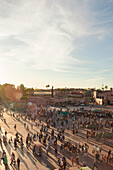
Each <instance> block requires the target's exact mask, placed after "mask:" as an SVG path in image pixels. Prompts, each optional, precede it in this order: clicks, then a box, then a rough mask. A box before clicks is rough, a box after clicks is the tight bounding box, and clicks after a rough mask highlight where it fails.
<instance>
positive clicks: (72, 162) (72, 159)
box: [71, 156, 74, 166]
mask: <svg viewBox="0 0 113 170" xmlns="http://www.w3.org/2000/svg"><path fill="white" fill-rule="evenodd" d="M71 164H72V166H74V157H73V156H72V157H71Z"/></svg>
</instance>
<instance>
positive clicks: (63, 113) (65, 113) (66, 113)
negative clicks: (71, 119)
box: [60, 112, 69, 115]
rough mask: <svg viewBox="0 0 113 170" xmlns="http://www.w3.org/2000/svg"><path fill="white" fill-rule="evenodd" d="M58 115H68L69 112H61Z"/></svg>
mask: <svg viewBox="0 0 113 170" xmlns="http://www.w3.org/2000/svg"><path fill="white" fill-rule="evenodd" d="M60 114H62V115H68V114H69V112H61V113H60Z"/></svg>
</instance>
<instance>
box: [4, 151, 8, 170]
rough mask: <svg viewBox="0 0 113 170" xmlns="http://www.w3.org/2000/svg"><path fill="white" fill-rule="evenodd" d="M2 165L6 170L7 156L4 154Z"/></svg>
mask: <svg viewBox="0 0 113 170" xmlns="http://www.w3.org/2000/svg"><path fill="white" fill-rule="evenodd" d="M4 165H5V170H7V169H8V165H7V155H6V153H5V154H4Z"/></svg>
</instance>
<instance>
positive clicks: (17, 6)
mask: <svg viewBox="0 0 113 170" xmlns="http://www.w3.org/2000/svg"><path fill="white" fill-rule="evenodd" d="M84 2H85V1H84ZM87 3H88V1H87ZM0 11H1V15H0V32H1V39H0V53H1V57H4V58H6V60H7V61H8V60H9V62H15V63H16V64H17V63H18V64H17V65H19V64H21V65H23V66H27V67H29V66H31V67H32V69H33V68H34V69H36V68H37V69H50V68H53V69H54V70H56V71H60V70H58V66H59V65H68V64H69V63H72V62H74V61H75V63H78V64H80V63H81V64H82V63H85V62H87V61H83V60H79V59H77V56H74V58H72V56H71V52H72V51H73V50H76V49H77V48H78V46H77V44H76V45H75V44H74V41H75V40H77V39H78V38H84V37H87V36H90V35H94V34H98V35H99V36H100V38H102V35H104V33H105V31H104V30H102V29H100V28H98V29H97V30H96V31H94V32H93V30H92V23H91V22H90V20H89V15H90V14H89V12H88V9H87V6H84V3H83V4H81V3H80V2H79V1H74V0H70V1H64V0H62V1H61V0H58V1H53V0H48V1H47V0H41V1H40V0H33V1H31V0H24V1H22V0H20V1H18V2H17V1H13V0H11V1H2V0H0ZM67 63H68V64H67ZM61 71H62V70H61Z"/></svg>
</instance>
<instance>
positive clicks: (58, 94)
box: [29, 89, 84, 106]
mask: <svg viewBox="0 0 113 170" xmlns="http://www.w3.org/2000/svg"><path fill="white" fill-rule="evenodd" d="M29 101H30V102H32V103H36V104H37V106H41V105H44V106H46V105H56V106H58V105H63V104H64V105H65V104H75V103H80V102H81V101H82V102H84V94H83V92H81V91H80V90H79V91H78V90H77V91H76V90H73V89H55V90H54V92H53V93H52V91H47V90H46V91H39V92H38V91H37V92H34V93H33V94H31V95H30V98H29Z"/></svg>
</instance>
